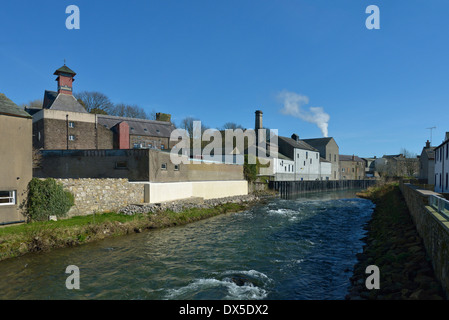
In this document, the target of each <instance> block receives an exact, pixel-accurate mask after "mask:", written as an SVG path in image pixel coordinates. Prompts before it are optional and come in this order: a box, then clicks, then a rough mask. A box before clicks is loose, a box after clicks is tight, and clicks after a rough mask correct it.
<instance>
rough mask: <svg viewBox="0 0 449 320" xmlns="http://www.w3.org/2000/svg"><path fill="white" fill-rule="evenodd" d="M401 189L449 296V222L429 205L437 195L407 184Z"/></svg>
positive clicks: (402, 184) (437, 275)
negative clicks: (433, 195)
mask: <svg viewBox="0 0 449 320" xmlns="http://www.w3.org/2000/svg"><path fill="white" fill-rule="evenodd" d="M400 188H401V191H402V194H403V195H404V198H405V201H406V203H407V207H408V209H409V211H410V214H411V216H412V219H413V222H414V223H415V226H416V229H417V231H418V233H419V235H420V236H421V238H422V239H423V241H424V246H425V248H426V251H427V254H428V256H429V258H430V259H431V261H432V266H433V269H434V271H435V275H436V277H437V278H438V280H439V281H440V282H441V285H442V287H443V289H444V290H445V292H446V295H447V296H449V221H448V220H447V219H446V218H445V217H444V216H442V215H441V214H439V213H438V212H437V211H435V210H434V209H433V208H432V207H430V206H429V205H428V197H429V196H430V195H431V194H436V193H434V192H432V191H429V190H423V189H418V188H417V187H414V186H413V185H411V184H407V183H400Z"/></svg>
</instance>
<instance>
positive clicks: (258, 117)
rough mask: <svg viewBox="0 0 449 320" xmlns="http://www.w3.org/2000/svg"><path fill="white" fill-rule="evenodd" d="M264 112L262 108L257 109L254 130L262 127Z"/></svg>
mask: <svg viewBox="0 0 449 320" xmlns="http://www.w3.org/2000/svg"><path fill="white" fill-rule="evenodd" d="M262 114H263V112H262V111H260V110H256V126H255V127H254V130H255V131H256V132H257V130H259V129H262V128H263V125H262Z"/></svg>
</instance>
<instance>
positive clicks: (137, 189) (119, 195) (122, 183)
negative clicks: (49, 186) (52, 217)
mask: <svg viewBox="0 0 449 320" xmlns="http://www.w3.org/2000/svg"><path fill="white" fill-rule="evenodd" d="M56 181H58V182H60V183H62V185H63V186H64V189H66V190H68V191H70V192H72V194H73V195H74V196H75V205H74V206H73V207H72V208H71V209H70V211H69V212H68V216H69V217H72V216H82V215H88V214H93V213H95V212H101V213H102V212H106V211H116V210H119V209H120V208H122V207H124V206H126V205H129V204H140V203H143V202H144V184H142V183H131V182H129V181H128V179H56Z"/></svg>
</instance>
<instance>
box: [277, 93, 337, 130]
mask: <svg viewBox="0 0 449 320" xmlns="http://www.w3.org/2000/svg"><path fill="white" fill-rule="evenodd" d="M278 97H279V99H281V100H282V101H283V103H284V107H283V108H282V109H281V113H282V114H285V115H290V116H294V117H296V118H299V119H301V120H304V121H307V122H310V123H314V124H316V125H317V126H318V128H320V130H321V133H322V134H323V137H327V136H328V130H327V127H328V125H329V120H330V116H329V115H328V114H327V113H326V112H324V109H323V108H322V107H310V108H309V110H303V109H302V107H303V106H304V105H306V104H308V103H309V98H308V97H307V96H303V95H300V94H297V93H295V92H289V91H282V92H281V93H279V95H278Z"/></svg>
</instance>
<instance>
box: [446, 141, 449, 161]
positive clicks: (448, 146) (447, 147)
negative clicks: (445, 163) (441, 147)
mask: <svg viewBox="0 0 449 320" xmlns="http://www.w3.org/2000/svg"><path fill="white" fill-rule="evenodd" d="M448 150H449V144H446V160H447V156H448V152H449V151H448Z"/></svg>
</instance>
